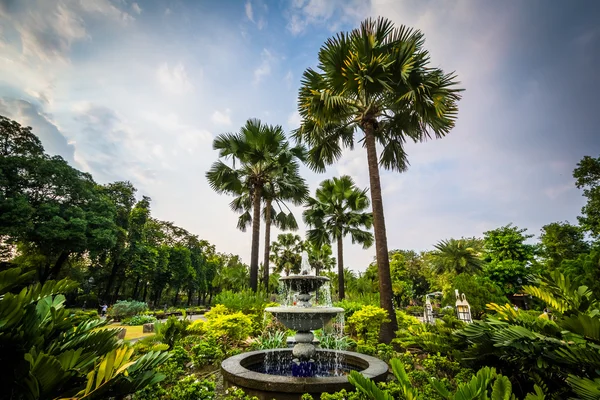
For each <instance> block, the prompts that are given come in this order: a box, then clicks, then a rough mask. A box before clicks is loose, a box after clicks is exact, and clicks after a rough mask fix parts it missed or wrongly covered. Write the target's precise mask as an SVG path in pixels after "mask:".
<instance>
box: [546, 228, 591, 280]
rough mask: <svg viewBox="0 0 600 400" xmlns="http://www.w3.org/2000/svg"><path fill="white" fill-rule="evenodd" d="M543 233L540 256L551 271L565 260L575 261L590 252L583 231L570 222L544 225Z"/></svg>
mask: <svg viewBox="0 0 600 400" xmlns="http://www.w3.org/2000/svg"><path fill="white" fill-rule="evenodd" d="M541 231H542V234H541V235H540V246H539V250H540V255H541V256H542V258H543V259H544V263H545V265H546V266H548V267H549V268H550V269H556V268H558V267H559V266H560V264H561V263H562V262H563V260H574V259H576V258H577V257H579V255H581V254H584V253H587V252H588V251H589V250H590V245H589V244H588V243H587V242H586V241H585V237H584V234H583V230H582V229H581V228H580V227H578V226H575V225H571V224H569V223H568V222H552V223H551V224H547V225H544V226H543V227H542V229H541Z"/></svg>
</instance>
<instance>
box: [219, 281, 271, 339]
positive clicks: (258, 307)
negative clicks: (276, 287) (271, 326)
mask: <svg viewBox="0 0 600 400" xmlns="http://www.w3.org/2000/svg"><path fill="white" fill-rule="evenodd" d="M214 303H215V304H216V306H215V307H219V306H224V307H225V308H227V309H228V310H229V311H230V313H234V312H242V313H243V314H245V315H247V316H249V317H250V318H251V319H252V333H254V334H259V333H261V332H262V330H263V328H264V323H265V321H264V312H265V308H266V307H269V306H273V305H277V304H275V303H269V302H268V300H267V295H266V294H265V293H263V292H258V293H254V292H252V291H251V290H245V291H241V292H233V291H230V290H225V291H223V292H221V293H219V294H218V295H216V296H215V299H214ZM213 309H214V308H213ZM211 311H212V310H211ZM207 318H208V316H207Z"/></svg>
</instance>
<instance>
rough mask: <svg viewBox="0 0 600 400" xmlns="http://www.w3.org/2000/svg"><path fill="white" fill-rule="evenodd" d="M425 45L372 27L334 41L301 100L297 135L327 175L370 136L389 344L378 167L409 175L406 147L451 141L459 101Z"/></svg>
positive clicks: (381, 21) (404, 31) (401, 32)
mask: <svg viewBox="0 0 600 400" xmlns="http://www.w3.org/2000/svg"><path fill="white" fill-rule="evenodd" d="M424 41H425V40H424V36H423V34H422V33H421V32H420V31H418V30H412V29H409V28H406V27H404V26H399V27H394V25H393V23H392V22H391V21H389V20H387V19H385V18H378V19H377V20H373V19H367V20H365V21H363V22H362V23H361V25H360V28H358V29H354V30H353V31H351V32H349V33H339V34H337V35H336V36H335V37H332V38H330V39H328V40H327V42H326V43H325V44H324V45H323V46H322V47H321V49H320V51H319V64H318V67H317V70H314V69H312V68H309V69H307V70H306V71H305V72H304V74H303V77H302V86H301V88H300V91H299V95H298V110H299V113H300V116H301V117H302V124H301V126H300V128H299V129H297V130H296V132H295V135H296V137H297V138H298V139H299V140H301V141H303V142H305V143H306V144H307V145H308V148H309V154H308V163H309V165H310V166H311V168H313V169H315V170H317V171H324V170H325V166H326V165H328V164H332V163H334V162H335V161H336V160H338V159H339V158H340V156H341V155H342V146H346V147H349V148H353V147H354V143H355V138H354V134H355V132H356V131H357V130H358V129H360V130H361V131H362V132H363V133H364V138H362V139H360V140H359V141H362V143H363V146H364V147H365V148H366V151H367V162H368V169H369V180H370V185H371V203H372V207H373V225H374V230H375V245H376V255H377V263H378V267H379V285H380V286H379V288H380V290H379V292H380V296H381V307H382V308H384V309H386V310H387V311H388V313H389V314H390V315H392V318H391V319H390V322H389V323H388V324H386V325H385V326H384V328H383V329H382V335H381V336H382V338H383V339H384V340H385V341H386V342H388V343H389V342H390V341H391V340H392V339H393V337H394V332H395V330H396V322H395V317H394V316H393V314H394V308H393V302H392V282H391V277H390V263H389V258H388V248H387V238H386V229H385V220H384V213H383V200H382V193H381V183H380V178H379V167H380V166H381V167H383V168H385V169H391V170H396V171H405V170H406V169H407V167H408V158H407V154H406V150H405V146H404V143H405V141H406V140H408V139H410V140H413V141H415V142H420V141H425V140H427V139H429V138H430V137H432V136H434V137H436V138H440V137H443V136H444V135H446V134H447V133H448V132H449V131H450V130H451V129H452V128H453V127H454V121H455V119H456V115H457V112H458V107H457V102H458V100H459V99H460V95H459V92H460V89H458V88H456V79H455V75H454V74H445V73H444V72H443V71H442V70H441V69H439V68H434V67H431V66H430V65H429V53H428V52H427V51H426V50H425V49H424V47H423V45H424ZM363 139H364V140H363ZM377 143H379V144H380V145H381V146H382V153H381V156H380V157H379V158H378V156H377Z"/></svg>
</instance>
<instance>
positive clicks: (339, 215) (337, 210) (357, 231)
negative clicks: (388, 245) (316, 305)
mask: <svg viewBox="0 0 600 400" xmlns="http://www.w3.org/2000/svg"><path fill="white" fill-rule="evenodd" d="M306 207H307V208H306V210H305V211H304V213H303V216H304V221H305V222H306V224H307V225H308V226H309V227H310V229H309V230H308V231H307V232H306V236H307V239H308V241H309V242H311V243H314V244H316V245H317V246H323V245H327V244H329V243H331V242H332V241H333V240H335V241H336V242H337V262H338V293H339V299H340V300H342V299H343V298H344V297H345V291H344V249H343V241H344V237H345V236H346V235H350V237H351V238H352V243H359V244H362V245H363V248H365V249H366V248H369V247H371V245H372V244H373V234H372V233H371V232H369V231H367V229H370V228H371V225H372V223H373V215H372V214H371V213H370V212H367V211H366V210H367V209H368V208H369V198H368V197H367V190H366V189H365V190H360V189H358V188H357V187H356V185H355V184H354V181H353V180H352V178H351V177H349V176H347V175H344V176H342V177H339V178H333V179H326V180H324V181H323V182H321V184H320V185H319V187H318V188H317V190H316V193H315V197H314V198H312V197H311V198H309V199H308V202H307V205H306Z"/></svg>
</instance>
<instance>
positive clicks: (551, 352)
mask: <svg viewBox="0 0 600 400" xmlns="http://www.w3.org/2000/svg"><path fill="white" fill-rule="evenodd" d="M532 283H534V285H530V286H525V287H524V291H525V293H527V294H530V295H532V296H534V297H536V298H538V299H540V300H541V301H543V302H545V303H546V304H547V306H548V307H549V308H550V309H551V310H553V314H554V320H549V319H548V318H540V317H535V316H532V315H530V314H527V313H524V312H522V311H516V310H514V309H513V308H512V306H510V305H508V304H507V305H505V306H499V305H496V304H490V305H489V308H490V309H491V310H493V311H495V312H496V315H495V316H488V317H487V318H486V320H485V321H475V322H474V323H473V324H469V325H466V326H465V327H464V328H463V329H461V330H459V331H457V333H456V334H457V335H458V336H459V337H461V338H462V339H463V340H465V341H466V342H467V343H469V344H470V347H469V349H468V351H467V352H466V353H465V355H466V356H467V357H469V358H471V359H472V360H473V362H477V363H484V364H487V365H495V366H496V367H497V368H499V369H500V370H501V371H502V372H503V373H505V374H506V375H509V376H510V378H511V381H512V382H513V383H518V387H522V388H526V387H531V386H532V385H533V384H534V383H538V382H541V381H543V382H544V383H545V384H546V385H547V386H548V389H549V393H554V394H555V395H556V396H558V397H559V398H566V397H568V396H569V395H573V394H575V395H578V396H580V397H581V398H585V399H592V398H594V399H595V398H598V397H599V396H600V389H599V387H598V385H597V383H595V381H597V380H600V375H599V374H598V371H600V311H599V309H600V307H599V302H598V298H597V297H596V295H595V294H594V293H593V292H592V291H590V290H589V289H588V288H587V287H586V286H577V285H576V284H573V283H572V282H571V281H570V279H569V278H568V277H565V276H564V275H562V274H560V273H559V272H557V271H555V272H553V273H551V274H550V275H549V276H545V277H544V276H538V277H535V278H532ZM565 382H567V383H568V384H569V386H565Z"/></svg>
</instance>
